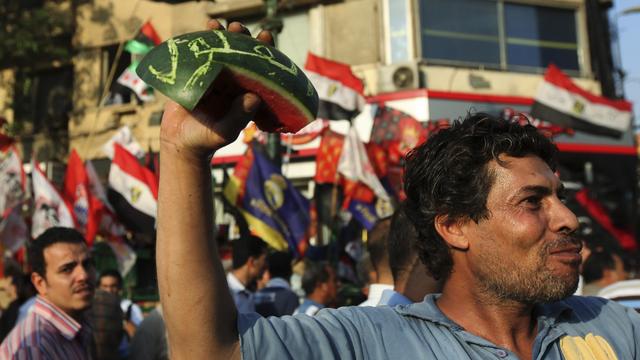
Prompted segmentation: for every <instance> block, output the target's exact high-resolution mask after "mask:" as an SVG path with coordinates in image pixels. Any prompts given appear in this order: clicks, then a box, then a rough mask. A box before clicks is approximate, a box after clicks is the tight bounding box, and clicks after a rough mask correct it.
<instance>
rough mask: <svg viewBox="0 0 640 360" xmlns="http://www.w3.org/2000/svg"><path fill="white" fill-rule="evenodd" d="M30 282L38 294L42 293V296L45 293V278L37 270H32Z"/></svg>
mask: <svg viewBox="0 0 640 360" xmlns="http://www.w3.org/2000/svg"><path fill="white" fill-rule="evenodd" d="M31 282H32V283H33V286H34V287H35V288H36V291H38V295H42V296H44V295H47V279H45V278H44V277H43V276H41V275H40V274H38V273H37V272H32V273H31Z"/></svg>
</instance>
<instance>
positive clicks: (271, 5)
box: [261, 0, 283, 166]
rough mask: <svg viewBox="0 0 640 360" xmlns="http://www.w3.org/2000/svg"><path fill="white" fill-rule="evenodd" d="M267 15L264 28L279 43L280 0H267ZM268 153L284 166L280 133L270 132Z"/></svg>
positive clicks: (272, 159) (275, 162) (275, 42)
mask: <svg viewBox="0 0 640 360" xmlns="http://www.w3.org/2000/svg"><path fill="white" fill-rule="evenodd" d="M265 5H266V10H267V16H266V17H265V18H264V19H263V20H262V24H261V25H262V29H263V30H268V31H271V34H272V35H273V42H274V44H276V45H277V38H278V34H279V33H280V32H281V31H282V27H283V23H282V19H281V18H280V17H278V0H266V4H265ZM267 154H268V155H269V158H271V161H273V162H274V164H276V166H282V143H281V141H280V134H279V133H275V134H268V136H267Z"/></svg>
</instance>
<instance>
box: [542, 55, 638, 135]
mask: <svg viewBox="0 0 640 360" xmlns="http://www.w3.org/2000/svg"><path fill="white" fill-rule="evenodd" d="M531 115H532V116H533V117H535V118H538V119H541V120H544V121H548V122H550V123H553V124H557V125H561V126H564V127H568V128H573V129H575V130H578V131H583V132H587V133H591V134H595V135H601V136H610V137H614V138H619V137H621V136H622V134H623V133H625V132H627V131H628V130H629V128H630V125H631V117H632V115H631V103H630V102H628V101H624V100H612V99H608V98H605V97H602V96H598V95H595V94H592V93H590V92H588V91H586V90H584V89H582V88H580V87H578V86H577V85H576V84H575V83H574V82H573V81H571V78H569V77H568V76H567V75H566V74H564V73H563V72H562V71H561V70H560V69H559V68H558V67H556V66H555V65H549V68H548V69H547V72H546V73H545V76H544V81H543V82H542V84H540V86H539V87H538V93H537V95H536V97H535V102H534V103H533V106H532V108H531Z"/></svg>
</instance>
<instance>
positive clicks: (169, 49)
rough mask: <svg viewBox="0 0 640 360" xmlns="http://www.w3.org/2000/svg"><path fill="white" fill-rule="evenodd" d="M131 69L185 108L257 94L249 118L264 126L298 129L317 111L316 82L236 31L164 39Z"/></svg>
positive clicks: (273, 51) (216, 104) (274, 51)
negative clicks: (257, 106)
mask: <svg viewBox="0 0 640 360" xmlns="http://www.w3.org/2000/svg"><path fill="white" fill-rule="evenodd" d="M136 73H137V74H138V76H140V78H141V79H142V80H143V81H144V82H146V83H147V84H149V85H150V86H152V87H153V88H154V89H156V90H158V91H160V92H161V93H163V94H165V95H166V96H168V97H169V98H171V99H172V100H174V101H175V102H177V103H178V104H180V105H182V106H183V107H184V108H186V109H188V110H193V109H195V108H196V106H203V107H207V108H208V109H209V110H210V111H212V112H213V113H214V115H220V114H221V113H222V112H223V111H224V110H225V109H223V108H220V105H221V104H222V105H224V104H225V101H220V98H222V99H223V100H227V99H232V98H234V97H236V96H237V95H239V94H241V93H243V92H247V91H251V92H253V93H255V94H257V95H258V96H260V98H261V99H262V105H261V107H260V109H259V110H258V112H257V113H256V116H255V118H254V121H255V122H256V124H257V125H258V127H259V128H260V129H261V130H264V131H269V132H297V131H298V130H300V129H302V128H303V127H305V126H306V125H307V124H308V123H310V122H311V121H313V120H315V117H316V113H317V111H318V94H317V92H316V90H315V88H314V87H313V85H312V84H311V81H309V79H307V77H306V75H305V74H304V72H303V71H302V70H300V68H298V67H297V66H296V65H295V64H294V63H293V61H291V59H289V58H288V57H287V56H286V55H284V54H283V53H281V52H280V51H278V50H277V49H276V48H274V47H273V46H269V45H266V44H263V43H261V42H258V41H257V40H255V39H254V38H252V37H250V36H247V35H243V34H239V33H232V32H227V31H219V30H210V31H199V32H195V33H190V34H185V35H180V36H178V37H175V38H172V39H169V40H167V41H165V42H164V43H162V44H160V45H158V46H157V47H155V48H154V49H153V50H151V51H150V52H149V53H148V54H147V55H146V56H145V57H144V58H143V59H142V61H141V62H140V64H139V65H138V67H137V68H136ZM216 97H218V99H216ZM203 99H207V100H206V101H203ZM209 99H211V101H209Z"/></svg>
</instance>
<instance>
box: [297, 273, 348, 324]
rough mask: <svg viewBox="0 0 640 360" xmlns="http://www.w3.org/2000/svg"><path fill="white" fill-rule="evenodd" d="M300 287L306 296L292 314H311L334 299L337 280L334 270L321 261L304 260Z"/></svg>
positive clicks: (336, 291)
mask: <svg viewBox="0 0 640 360" xmlns="http://www.w3.org/2000/svg"><path fill="white" fill-rule="evenodd" d="M302 289H303V290H304V293H305V294H306V296H305V298H304V300H303V301H302V304H300V306H299V307H298V308H297V309H296V311H295V312H294V313H293V314H294V315H297V314H305V315H309V316H313V315H315V314H316V313H317V312H318V311H320V309H324V308H325V307H326V306H327V305H329V304H330V303H332V302H333V301H335V299H336V295H337V294H338V281H337V278H336V273H335V271H333V268H332V267H331V266H329V264H328V263H326V262H323V261H320V262H311V261H307V262H305V264H304V274H303V275H302Z"/></svg>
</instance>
